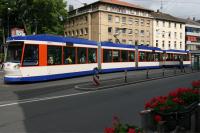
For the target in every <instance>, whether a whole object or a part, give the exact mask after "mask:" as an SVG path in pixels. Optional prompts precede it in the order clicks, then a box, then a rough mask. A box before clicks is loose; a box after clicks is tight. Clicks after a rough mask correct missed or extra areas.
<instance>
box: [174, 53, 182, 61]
mask: <svg viewBox="0 0 200 133" xmlns="http://www.w3.org/2000/svg"><path fill="white" fill-rule="evenodd" d="M181 58H182V57H181V55H178V54H174V61H180V59H181Z"/></svg>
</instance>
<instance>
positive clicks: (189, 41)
mask: <svg viewBox="0 0 200 133" xmlns="http://www.w3.org/2000/svg"><path fill="white" fill-rule="evenodd" d="M185 23H186V26H185V34H186V36H185V39H186V40H185V41H186V49H187V50H191V51H194V50H200V23H198V22H195V21H193V20H190V19H186V20H185Z"/></svg>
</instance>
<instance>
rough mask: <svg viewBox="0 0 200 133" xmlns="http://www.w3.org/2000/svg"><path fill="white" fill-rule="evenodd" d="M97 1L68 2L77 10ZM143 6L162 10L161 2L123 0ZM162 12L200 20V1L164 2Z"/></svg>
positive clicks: (80, 0)
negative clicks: (84, 4) (85, 4)
mask: <svg viewBox="0 0 200 133" xmlns="http://www.w3.org/2000/svg"><path fill="white" fill-rule="evenodd" d="M95 1H97V0H68V5H70V4H71V5H74V7H75V8H78V7H80V6H83V4H81V3H87V4H90V3H93V2H95ZM121 1H125V2H129V3H133V4H137V5H140V6H143V7H145V8H148V9H152V10H154V11H156V10H157V9H159V10H160V7H161V0H121ZM162 3H163V9H162V12H165V13H169V14H171V15H173V16H176V17H181V18H191V19H192V18H193V17H195V19H196V20H200V0H162Z"/></svg>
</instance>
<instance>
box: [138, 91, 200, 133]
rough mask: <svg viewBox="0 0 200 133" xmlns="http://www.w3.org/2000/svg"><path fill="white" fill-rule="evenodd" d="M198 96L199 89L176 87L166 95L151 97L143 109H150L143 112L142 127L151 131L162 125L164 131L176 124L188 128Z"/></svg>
mask: <svg viewBox="0 0 200 133" xmlns="http://www.w3.org/2000/svg"><path fill="white" fill-rule="evenodd" d="M199 97H200V96H199V90H195V89H190V88H178V89H176V90H174V91H172V92H170V93H169V94H168V95H167V96H158V97H154V98H152V99H151V100H150V101H149V102H147V103H146V104H145V109H146V110H151V111H148V113H146V114H143V116H142V122H143V124H142V127H143V128H144V129H148V130H152V131H155V130H158V128H159V127H162V130H164V131H165V132H170V131H172V130H174V129H175V128H176V127H177V126H179V127H181V128H183V129H186V130H189V129H190V127H191V114H192V113H193V112H194V111H195V109H196V108H197V107H198V103H199Z"/></svg>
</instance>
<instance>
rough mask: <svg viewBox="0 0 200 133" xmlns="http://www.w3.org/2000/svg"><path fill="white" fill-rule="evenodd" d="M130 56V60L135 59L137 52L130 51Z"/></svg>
mask: <svg viewBox="0 0 200 133" xmlns="http://www.w3.org/2000/svg"><path fill="white" fill-rule="evenodd" d="M128 57H129V61H130V62H131V61H135V52H133V51H129V54H128Z"/></svg>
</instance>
